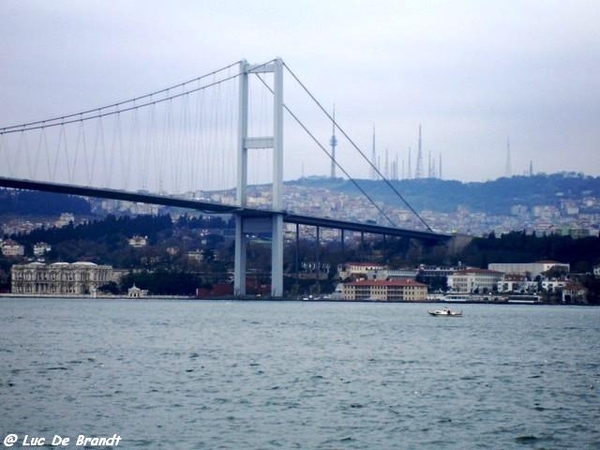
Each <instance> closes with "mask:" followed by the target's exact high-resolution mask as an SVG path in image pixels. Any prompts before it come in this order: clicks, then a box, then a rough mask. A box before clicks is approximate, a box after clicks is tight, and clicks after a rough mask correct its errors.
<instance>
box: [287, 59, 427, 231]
mask: <svg viewBox="0 0 600 450" xmlns="http://www.w3.org/2000/svg"><path fill="white" fill-rule="evenodd" d="M283 65H284V67H285V68H286V69H287V71H288V72H289V73H290V75H291V76H292V77H293V78H294V79H295V80H296V82H297V83H298V84H299V85H300V86H301V87H302V89H303V90H304V92H306V93H307V94H308V96H309V97H310V98H311V99H312V101H313V102H314V103H315V104H316V105H317V106H318V107H319V109H320V110H321V111H322V112H323V113H324V114H325V115H326V116H327V117H328V118H329V120H331V121H332V122H333V124H334V126H335V127H336V128H337V129H338V130H339V131H340V132H341V133H342V134H343V135H344V137H345V138H346V139H348V141H349V142H350V144H351V145H352V147H354V149H355V150H356V151H357V152H358V153H359V154H360V155H361V156H362V157H363V159H364V160H365V161H367V162H368V163H369V165H370V166H371V168H372V169H373V170H374V171H375V173H377V175H379V176H380V177H381V179H382V180H383V181H384V182H385V184H386V185H387V186H388V187H389V188H390V189H392V191H394V193H395V194H396V195H397V196H398V198H400V200H402V202H404V204H405V205H406V207H407V208H408V209H409V210H410V211H411V212H412V213H413V214H414V215H415V216H416V217H417V218H418V219H419V220H420V221H421V223H422V224H423V225H425V228H427V230H428V231H433V230H432V229H431V227H430V226H429V225H428V224H427V222H425V220H424V219H423V218H422V217H421V216H420V215H419V213H417V211H416V210H415V209H414V208H413V207H412V206H411V205H410V204H409V203H408V201H407V200H406V199H405V198H404V197H403V196H402V194H400V192H398V190H397V189H396V188H395V187H394V185H393V184H392V183H391V182H390V181H389V180H388V179H387V178H386V177H384V176H383V174H382V173H381V171H380V170H379V169H378V168H377V167H376V166H375V164H373V162H371V161H370V160H369V158H367V156H366V155H365V154H364V153H363V151H362V150H361V149H360V148H359V147H358V146H357V145H356V144H355V143H354V141H353V140H352V139H351V138H350V136H348V134H347V133H346V132H345V131H344V130H343V129H342V128H341V127H340V126H339V125H338V124H337V122H336V121H335V119H334V118H333V117H331V115H330V114H329V113H328V112H327V110H326V109H325V108H324V107H323V105H321V103H320V102H319V101H318V100H317V99H316V98H315V96H314V95H313V94H312V93H311V92H310V91H309V90H308V88H307V87H306V86H305V85H304V84H303V83H302V82H301V81H300V79H299V78H298V77H297V76H296V74H295V73H294V72H292V70H291V69H290V68H289V67H288V65H287V64H286V63H285V62H284V63H283ZM330 157H331V156H330ZM338 167H339V166H338Z"/></svg>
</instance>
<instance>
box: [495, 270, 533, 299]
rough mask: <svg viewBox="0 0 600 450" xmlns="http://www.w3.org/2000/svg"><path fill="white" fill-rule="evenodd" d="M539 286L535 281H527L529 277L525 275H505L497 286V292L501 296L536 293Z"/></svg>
mask: <svg viewBox="0 0 600 450" xmlns="http://www.w3.org/2000/svg"><path fill="white" fill-rule="evenodd" d="M537 287H538V284H537V282H535V281H529V280H527V277H526V276H525V275H523V274H513V273H507V274H505V275H504V276H503V277H502V279H501V280H500V281H498V284H497V288H496V289H497V290H498V293H499V294H502V293H510V292H520V293H525V292H535V291H537Z"/></svg>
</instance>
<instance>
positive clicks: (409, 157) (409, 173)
mask: <svg viewBox="0 0 600 450" xmlns="http://www.w3.org/2000/svg"><path fill="white" fill-rule="evenodd" d="M410 153H411V148H410V147H408V171H407V175H406V178H407V179H409V180H410V179H411V178H412V161H411V154H410Z"/></svg>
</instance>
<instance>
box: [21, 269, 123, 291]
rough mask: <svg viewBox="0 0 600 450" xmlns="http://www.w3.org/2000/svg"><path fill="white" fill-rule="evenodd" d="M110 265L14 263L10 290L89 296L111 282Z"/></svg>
mask: <svg viewBox="0 0 600 450" xmlns="http://www.w3.org/2000/svg"><path fill="white" fill-rule="evenodd" d="M113 278H114V277H113V268H112V266H107V265H98V264H94V263H91V262H75V263H72V264H69V263H66V262H56V263H53V264H43V263H40V262H32V263H29V264H15V265H13V266H12V269H11V292H12V293H13V294H25V295H88V294H94V293H95V292H96V290H97V289H98V288H99V287H100V286H103V285H105V284H106V283H108V282H110V281H113Z"/></svg>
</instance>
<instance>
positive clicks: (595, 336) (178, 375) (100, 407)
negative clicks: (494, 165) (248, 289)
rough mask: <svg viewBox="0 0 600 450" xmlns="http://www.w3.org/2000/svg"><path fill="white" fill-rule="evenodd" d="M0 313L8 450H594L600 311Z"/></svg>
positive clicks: (143, 304) (293, 306) (239, 308)
mask: <svg viewBox="0 0 600 450" xmlns="http://www.w3.org/2000/svg"><path fill="white" fill-rule="evenodd" d="M0 308H1V317H0V358H1V363H2V364H1V367H0V406H1V408H2V409H1V412H0V433H2V435H0V439H4V437H5V436H6V435H7V434H9V433H14V434H16V435H18V436H19V437H20V439H21V438H22V436H23V435H24V434H28V435H29V436H44V437H46V438H47V441H50V439H51V438H52V437H53V436H54V435H55V434H58V435H61V436H63V437H64V436H69V437H71V438H72V440H73V442H72V444H71V445H70V448H75V445H74V438H76V437H77V436H78V435H80V434H84V435H86V436H112V435H113V434H114V433H117V434H118V435H120V436H121V437H122V441H121V442H120V444H119V445H118V448H144V449H154V448H156V449H158V448H161V449H236V450H242V449H278V448H281V449H294V448H298V449H377V450H384V449H404V448H406V449H488V448H490V449H511V448H534V449H598V448H600V425H599V424H600V420H599V418H600V396H599V393H598V390H599V389H600V308H592V307H567V306H512V305H511V306H498V305H463V306H462V309H463V311H464V317H462V318H447V317H430V316H428V315H427V314H426V310H427V305H419V304H368V303H360V304H351V303H316V302H234V301H231V302H228V301H221V302H211V301H206V302H205V301H166V300H165V301H158V300H138V301H134V300H72V299H69V300H58V299H7V298H5V299H0ZM19 443H20V441H19V442H17V445H16V447H20V446H19V445H18V444H19ZM1 446H2V442H1V441H0V447H1ZM80 448H81V447H80Z"/></svg>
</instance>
